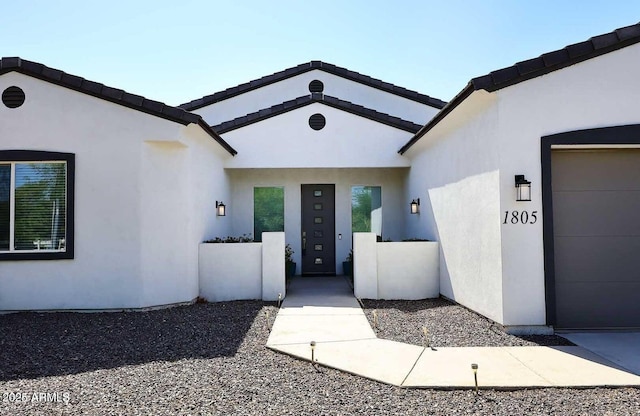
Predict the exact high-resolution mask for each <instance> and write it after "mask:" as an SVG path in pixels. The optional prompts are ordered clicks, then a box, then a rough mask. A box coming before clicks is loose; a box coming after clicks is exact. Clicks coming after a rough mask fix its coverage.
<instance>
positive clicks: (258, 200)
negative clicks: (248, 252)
mask: <svg viewBox="0 0 640 416" xmlns="http://www.w3.org/2000/svg"><path fill="white" fill-rule="evenodd" d="M269 231H284V188H282V187H264V188H253V236H254V240H255V241H262V233H263V232H269Z"/></svg>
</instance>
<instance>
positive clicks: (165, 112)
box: [0, 57, 237, 155]
mask: <svg viewBox="0 0 640 416" xmlns="http://www.w3.org/2000/svg"><path fill="white" fill-rule="evenodd" d="M13 71H15V72H18V73H21V74H24V75H27V76H31V77H34V78H37V79H40V80H42V81H46V82H49V83H52V84H55V85H59V86H61V87H65V88H69V89H72V90H75V91H78V92H81V93H83V94H87V95H91V96H93V97H96V98H100V99H103V100H105V101H109V102H112V103H115V104H118V105H122V106H125V107H128V108H131V109H134V110H138V111H142V112H143V113H147V114H151V115H153V116H156V117H160V118H164V119H166V120H170V121H173V122H176V123H180V124H182V125H185V126H186V125H189V124H192V123H193V124H198V125H199V126H200V127H202V129H203V130H204V131H205V132H207V134H208V135H210V136H211V137H212V138H213V139H214V140H215V141H217V142H218V143H219V144H220V145H221V146H222V147H223V148H224V149H225V150H227V151H228V152H229V153H231V154H232V155H235V154H236V153H237V152H236V151H235V150H234V149H233V148H232V147H231V146H230V145H229V144H228V143H227V142H225V141H224V140H223V139H222V137H220V136H219V135H218V134H217V133H216V132H214V131H213V130H212V129H211V128H210V127H209V125H208V124H207V123H206V122H205V121H204V120H203V119H202V117H201V116H199V115H198V114H193V113H190V112H188V111H185V110H184V109H182V108H178V107H172V106H170V105H167V104H164V103H162V102H160V101H154V100H149V99H147V98H144V97H143V96H141V95H136V94H131V93H128V92H126V91H124V90H121V89H117V88H112V87H108V86H106V85H104V84H100V83H98V82H94V81H89V80H87V79H84V78H82V77H79V76H76V75H71V74H68V73H66V72H64V71H60V70H59V69H54V68H49V67H48V66H45V65H43V64H39V63H37V62H33V61H28V60H26V59H21V58H19V57H7V58H0V75H2V74H5V73H8V72H13Z"/></svg>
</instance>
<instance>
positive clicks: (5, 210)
mask: <svg viewBox="0 0 640 416" xmlns="http://www.w3.org/2000/svg"><path fill="white" fill-rule="evenodd" d="M10 198H11V165H9V164H6V165H5V164H2V165H0V251H6V250H9V230H10V228H9V227H10V226H9V213H10V206H9V204H10V202H11V200H10Z"/></svg>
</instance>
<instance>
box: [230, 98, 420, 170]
mask: <svg viewBox="0 0 640 416" xmlns="http://www.w3.org/2000/svg"><path fill="white" fill-rule="evenodd" d="M315 113H320V114H322V115H324V117H325V118H326V126H325V127H324V128H323V129H322V130H313V129H311V128H310V127H309V117H310V116H311V115H313V114H315ZM411 136H412V134H411V133H409V132H406V131H404V130H400V129H396V128H394V127H390V126H387V125H384V124H380V123H377V122H375V121H372V120H369V119H367V118H364V117H360V116H357V115H354V114H351V113H347V112H345V111H342V110H338V109H335V108H333V107H329V106H327V105H324V104H320V103H314V104H309V105H307V106H305V107H302V108H299V109H297V110H292V111H289V112H287V113H284V114H281V115H279V116H276V117H271V118H269V119H266V120H263V121H261V122H257V123H254V124H251V125H248V126H245V127H243V128H239V129H236V130H232V131H230V132H228V133H225V134H223V138H224V139H225V140H226V141H227V142H228V143H229V144H230V145H231V146H232V147H233V148H234V149H236V150H237V151H238V155H237V156H235V157H234V158H233V159H229V160H228V161H227V165H226V166H227V167H229V168H326V167H331V168H341V167H349V168H351V167H358V168H361V167H363V168H364V167H401V166H403V167H406V166H409V160H408V158H406V157H404V156H401V155H399V154H398V153H397V151H398V149H399V148H400V147H402V145H403V144H404V143H406V142H407V140H409V139H410V138H411Z"/></svg>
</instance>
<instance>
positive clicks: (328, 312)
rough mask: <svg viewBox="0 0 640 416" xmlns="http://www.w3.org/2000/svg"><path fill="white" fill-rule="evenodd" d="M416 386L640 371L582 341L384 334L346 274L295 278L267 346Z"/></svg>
mask: <svg viewBox="0 0 640 416" xmlns="http://www.w3.org/2000/svg"><path fill="white" fill-rule="evenodd" d="M311 341H315V347H314V349H313V356H314V357H313V358H314V364H317V365H323V366H326V367H331V368H335V369H338V370H342V371H345V372H349V373H352V374H356V375H359V376H362V377H366V378H369V379H372V380H376V381H379V382H383V383H387V384H392V385H396V386H402V387H413V388H442V389H450V388H474V387H475V381H474V375H473V371H472V370H471V364H472V363H475V364H478V371H477V377H478V387H479V388H492V389H516V388H531V387H596V386H640V376H638V375H635V374H632V373H631V372H629V371H628V370H626V369H625V368H623V367H621V366H619V365H617V364H615V363H613V362H611V361H609V360H607V359H605V358H603V357H601V356H600V355H598V354H595V353H593V352H591V351H589V350H587V349H585V348H582V347H579V346H577V347H465V348H435V349H431V348H424V347H421V346H416V345H410V344H404V343H400V342H395V341H390V340H384V339H378V338H377V337H376V334H375V332H374V331H373V329H372V328H371V326H370V325H369V321H368V320H367V318H366V316H365V314H364V312H363V310H362V308H361V307H360V304H359V302H358V301H357V299H356V298H355V297H354V296H353V294H352V291H351V288H350V286H349V284H348V282H347V280H346V279H345V278H344V277H335V276H334V277H312V278H310V277H303V278H297V279H293V280H292V282H291V285H290V287H289V289H288V291H287V297H286V298H285V299H284V302H283V303H282V307H281V309H280V311H279V312H278V315H277V317H276V320H275V322H274V324H273V328H272V330H271V333H270V335H269V339H268V341H267V347H268V348H270V349H272V350H274V351H278V352H282V353H285V354H289V355H291V356H294V357H296V358H299V359H302V360H307V361H311V355H312V351H311V346H310V343H311Z"/></svg>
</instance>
